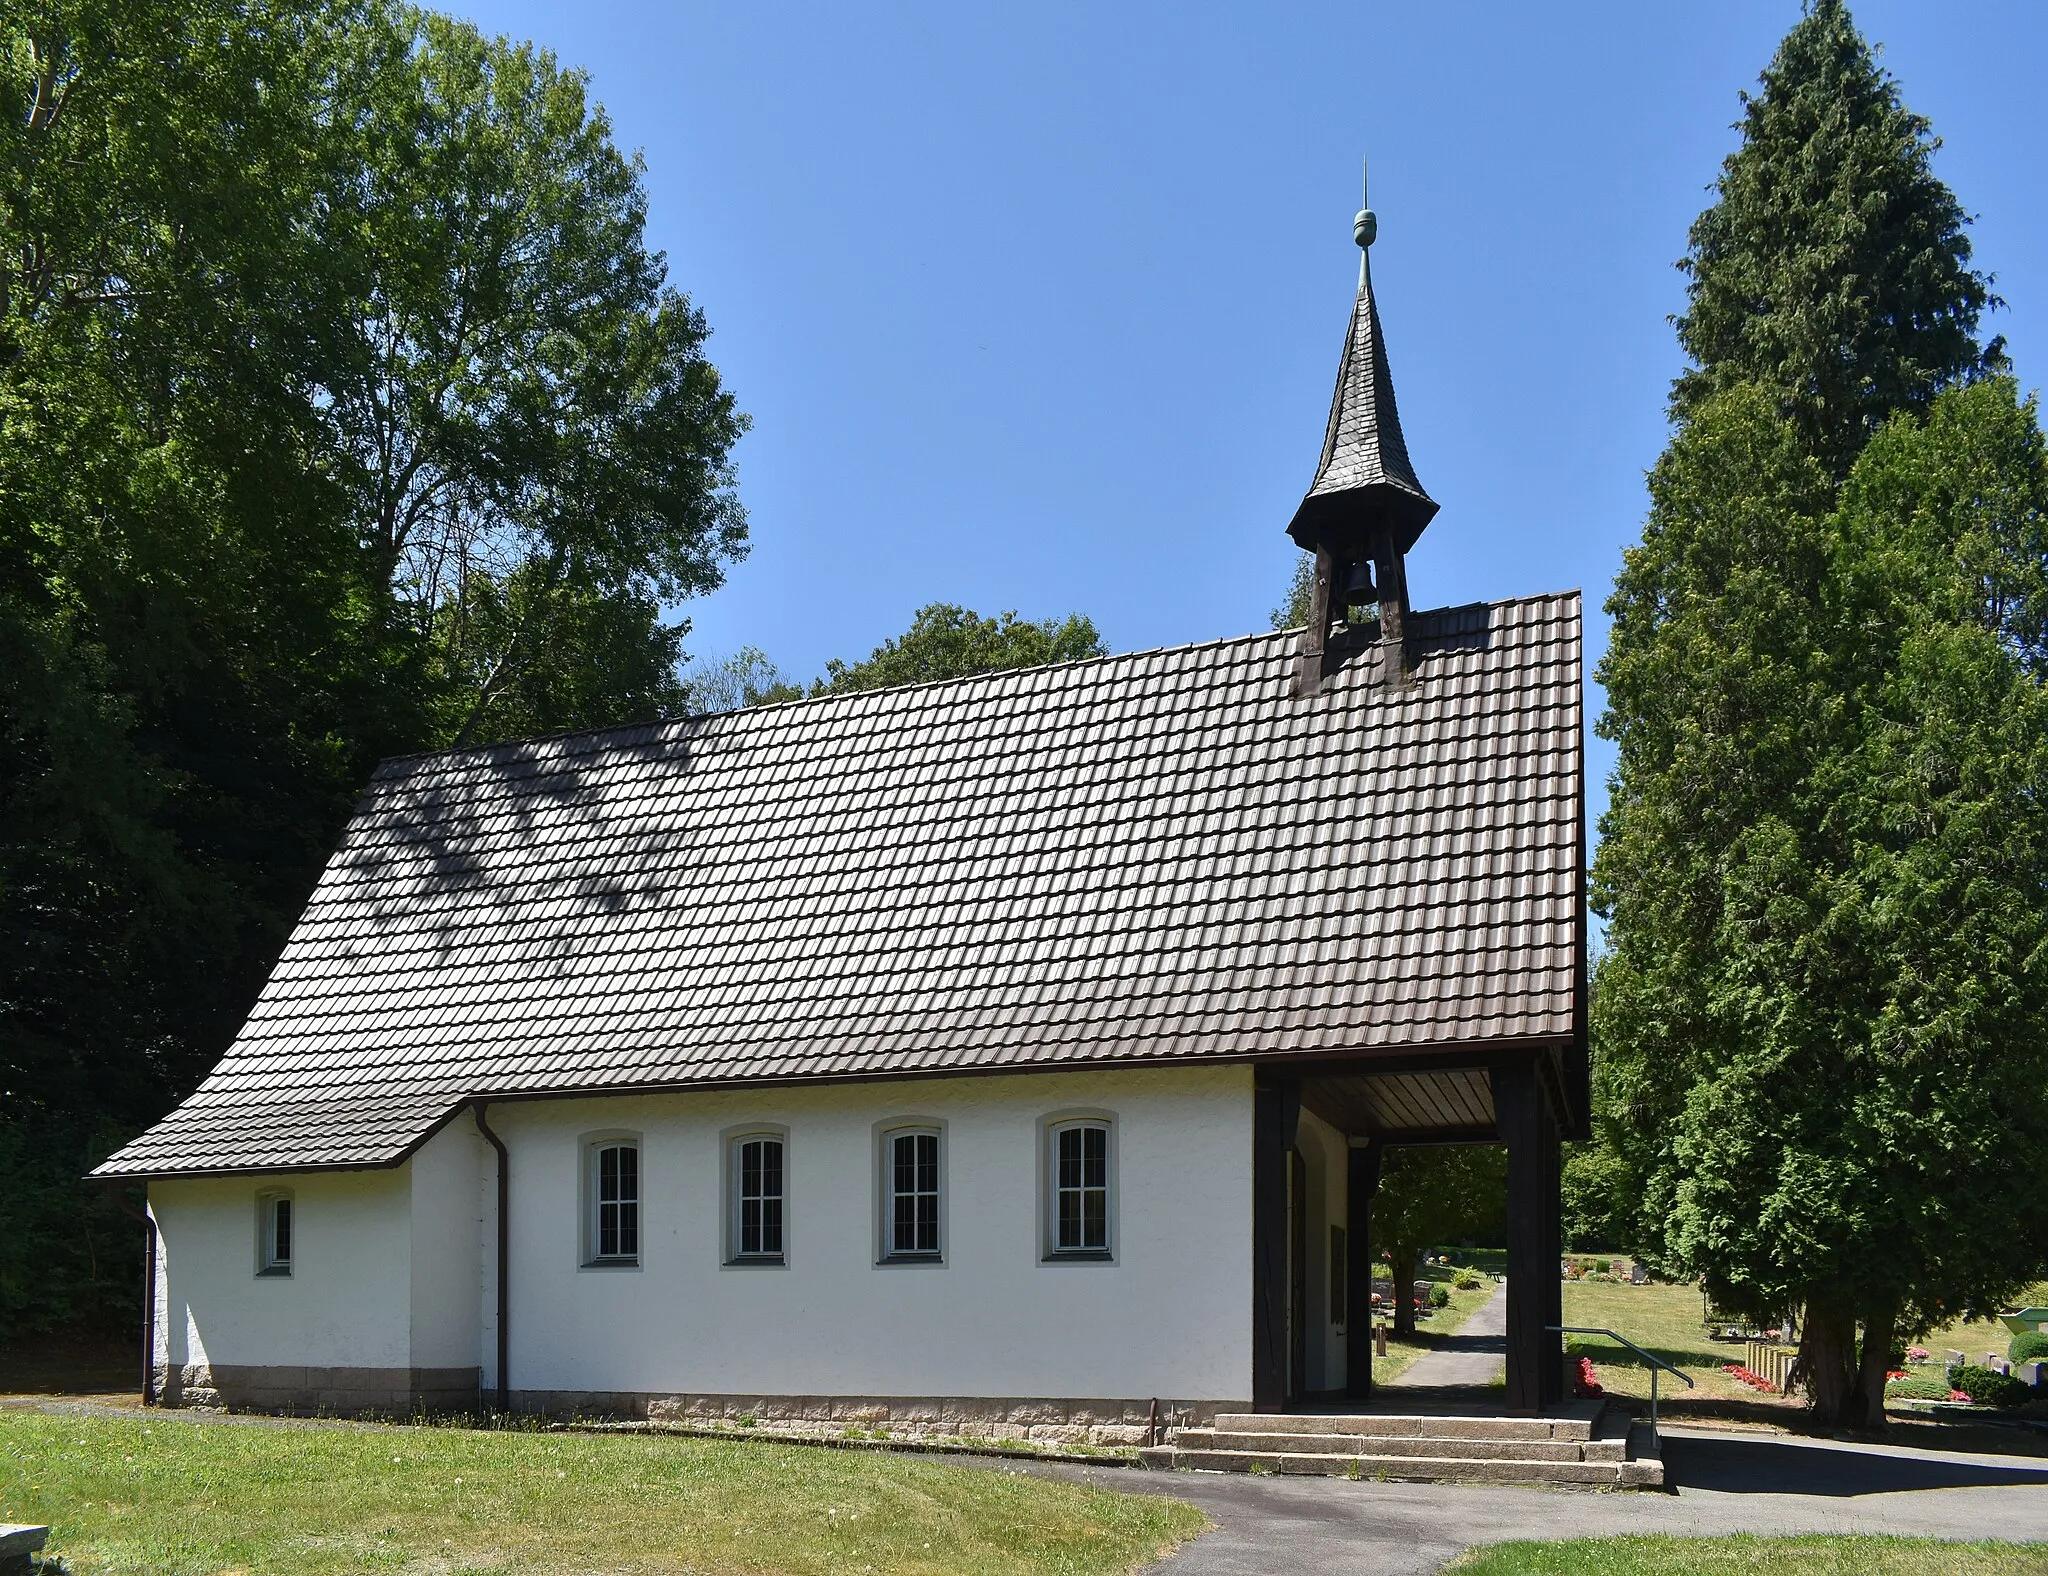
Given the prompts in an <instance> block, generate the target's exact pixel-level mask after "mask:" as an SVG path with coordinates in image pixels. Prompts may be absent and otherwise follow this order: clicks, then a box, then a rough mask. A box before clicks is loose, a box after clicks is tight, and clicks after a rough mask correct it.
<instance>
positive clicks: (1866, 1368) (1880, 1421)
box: [1843, 1304, 1898, 1434]
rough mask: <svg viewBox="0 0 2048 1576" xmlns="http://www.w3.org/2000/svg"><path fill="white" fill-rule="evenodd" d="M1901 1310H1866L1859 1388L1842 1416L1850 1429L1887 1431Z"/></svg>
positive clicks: (1884, 1307)
mask: <svg viewBox="0 0 2048 1576" xmlns="http://www.w3.org/2000/svg"><path fill="white" fill-rule="evenodd" d="M1897 1325H1898V1311H1897V1310H1896V1309H1895V1308H1893V1307H1891V1306H1890V1305H1889V1304H1883V1305H1873V1306H1870V1307H1866V1308H1865V1309H1864V1310H1863V1358H1862V1361H1860V1362H1859V1363H1858V1364H1857V1365H1856V1389H1855V1393H1854V1395H1852V1396H1851V1397H1850V1400H1849V1405H1848V1407H1847V1408H1846V1410H1845V1411H1844V1413H1843V1421H1844V1422H1845V1423H1846V1424H1848V1426H1849V1427H1851V1428H1866V1429H1869V1430H1870V1431H1871V1432H1873V1433H1879V1434H1881V1433H1883V1432H1884V1382H1885V1380H1886V1378H1887V1377H1889V1375H1890V1373H1891V1366H1892V1332H1893V1331H1894V1330H1895V1329H1896V1328H1897Z"/></svg>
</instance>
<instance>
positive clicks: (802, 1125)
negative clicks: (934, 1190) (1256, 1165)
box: [485, 1067, 1252, 1440]
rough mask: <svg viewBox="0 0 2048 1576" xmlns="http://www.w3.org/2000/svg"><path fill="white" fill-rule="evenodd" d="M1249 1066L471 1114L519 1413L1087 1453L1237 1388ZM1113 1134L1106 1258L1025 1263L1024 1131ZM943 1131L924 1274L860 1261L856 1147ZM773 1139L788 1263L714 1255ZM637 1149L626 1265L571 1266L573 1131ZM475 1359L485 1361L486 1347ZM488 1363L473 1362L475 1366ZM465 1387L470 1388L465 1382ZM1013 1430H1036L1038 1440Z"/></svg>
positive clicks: (1036, 1149)
mask: <svg viewBox="0 0 2048 1576" xmlns="http://www.w3.org/2000/svg"><path fill="white" fill-rule="evenodd" d="M1251 1106H1252V1079H1251V1074H1250V1071H1249V1069H1246V1068H1214V1067H1194V1068H1190V1067H1176V1068H1157V1069H1144V1070H1124V1071H1103V1072H1085V1071H1084V1072H1061V1073H1036V1074H1029V1075H1015V1076H1007V1077H973V1078H950V1079H924V1080H904V1081H895V1080H891V1081H887V1082H879V1081H878V1082H863V1083H854V1084H842V1085H834V1086H814V1087H808V1088H806V1087H776V1086H773V1085H768V1084H761V1085H757V1086H754V1087H750V1088H746V1089H740V1090H729V1091H706V1092H702V1093H689V1094H672V1095H628V1096H616V1097H610V1098H604V1099H588V1100H573V1101H556V1100H548V1101H531V1102H518V1101H506V1102H500V1103H494V1104H493V1105H492V1107H491V1111H490V1121H491V1124H492V1126H493V1127H494V1128H495V1129H496V1130H497V1131H498V1132H499V1133H500V1134H501V1135H502V1136H503V1137H504V1139H505V1142H506V1143H507V1145H508V1146H509V1148H510V1151H511V1156H512V1167H511V1173H512V1185H511V1190H512V1208H511V1221H512V1243H511V1266H512V1274H511V1288H512V1303H511V1348H512V1350H511V1362H510V1367H511V1379H512V1386H511V1388H512V1392H513V1400H514V1404H515V1405H520V1406H525V1407H528V1408H531V1409H535V1410H546V1411H551V1412H563V1411H577V1410H582V1411H591V1412H609V1413H614V1414H624V1415H635V1416H653V1417H657V1418H658V1417H664V1416H666V1417H672V1418H677V1419H689V1418H695V1417H726V1418H736V1417H742V1416H754V1417H757V1418H761V1419H764V1420H765V1419H771V1418H772V1419H795V1418H803V1417H813V1418H819V1419H821V1420H830V1421H835V1422H864V1423H870V1424H884V1425H888V1426H892V1427H899V1428H900V1427H906V1426H907V1427H910V1428H912V1429H913V1431H915V1430H916V1429H918V1428H928V1429H930V1430H933V1431H940V1432H959V1431H963V1430H964V1431H977V1432H991V1433H1019V1432H1025V1433H1033V1434H1034V1437H1061V1438H1076V1437H1081V1438H1095V1439H1107V1438H1111V1437H1116V1438H1118V1439H1119V1440H1121V1438H1122V1436H1123V1435H1125V1434H1129V1433H1131V1432H1133V1431H1134V1430H1136V1429H1138V1428H1140V1427H1141V1426H1142V1425H1143V1424H1144V1423H1145V1422H1146V1421H1147V1410H1148V1408H1149V1403H1150V1401H1151V1399H1152V1398H1154V1397H1157V1398H1159V1399H1160V1401H1161V1407H1162V1411H1163V1412H1165V1413H1168V1414H1171V1413H1172V1412H1174V1411H1175V1410H1176V1409H1177V1410H1179V1411H1180V1412H1183V1413H1191V1414H1193V1415H1195V1416H1197V1417H1206V1416H1208V1415H1210V1414H1212V1413H1213V1411H1214V1410H1216V1409H1218V1408H1222V1409H1226V1410H1227V1409H1230V1408H1241V1407H1243V1406H1245V1405H1248V1404H1249V1403H1248V1399H1247V1398H1248V1397H1249V1395H1250V1393H1251V1373H1250V1367H1251V1329H1250V1325H1251V1303H1252V1293H1251V1262H1252V1254H1251ZM1072 1114H1096V1115H1103V1116H1107V1117H1109V1118H1110V1119H1111V1123H1112V1131H1113V1135H1114V1143H1113V1155H1114V1176H1115V1197H1114V1204H1113V1212H1114V1219H1113V1225H1114V1232H1113V1255H1114V1256H1113V1259H1112V1260H1111V1261H1110V1262H1047V1261H1046V1254H1045V1252H1044V1251H1043V1248H1044V1236H1043V1226H1044V1217H1043V1215H1042V1210H1043V1209H1044V1207H1045V1204H1044V1199H1045V1191H1046V1190H1045V1181H1044V1174H1043V1171H1042V1167H1043V1165H1044V1164H1045V1149H1044V1145H1045V1130H1044V1123H1045V1121H1046V1120H1047V1119H1048V1118H1050V1117H1055V1116H1060V1115H1072ZM904 1121H917V1122H922V1123H926V1124H929V1125H931V1126H933V1127H935V1128H937V1129H938V1130H939V1131H940V1132H941V1133H942V1134H943V1137H944V1154H945V1164H944V1174H945V1187H944V1211H943V1215H944V1219H943V1224H944V1256H943V1260H942V1262H939V1263H936V1264H929V1263H912V1264H895V1263H880V1262H878V1257H879V1246H880V1244H879V1238H878V1222H879V1218H880V1215H879V1211H880V1208H881V1201H880V1195H881V1190H882V1181H881V1176H880V1168H879V1153H880V1150H879V1144H880V1137H879V1135H880V1133H881V1132H882V1131H883V1130H884V1129H886V1128H887V1127H888V1126H890V1125H892V1124H895V1123H899V1122H904ZM754 1128H773V1129H776V1130H778V1131H781V1132H783V1133H784V1134H785V1135H786V1141H787V1146H788V1147H787V1191H788V1205H787V1208H788V1220H787V1243H786V1247H787V1253H786V1261H785V1262H784V1263H783V1264H781V1265H779V1266H774V1267H769V1266H760V1265H736V1264H731V1263H729V1262H728V1254H727V1251H726V1250H727V1247H728V1245H729V1244H728V1241H727V1232H728V1229H729V1228H728V1216H727V1208H726V1204H727V1199H726V1193H727V1189H728V1187H729V1182H730V1179H729V1176H728V1173H727V1170H726V1167H727V1165H728V1164H729V1148H728V1145H729V1142H730V1140H731V1137H732V1135H733V1134H734V1133H736V1132H737V1131H740V1130H745V1129H754ZM604 1134H625V1135H629V1136H631V1137H633V1138H635V1139H637V1141H638V1142H639V1144H640V1146H641V1160H640V1166H641V1184H642V1190H643V1194H644V1205H643V1214H642V1223H641V1234H642V1248H641V1255H640V1262H639V1264H638V1265H636V1266H634V1267H632V1268H610V1267H606V1268H591V1267H587V1266H586V1264H585V1262H584V1257H585V1255H584V1251H583V1250H584V1247H585V1243H584V1241H583V1240H582V1239H583V1237H584V1234H585V1226H584V1221H583V1216H582V1214H581V1210H582V1209H583V1207H584V1202H583V1201H584V1198H585V1190H586V1187H587V1185H588V1183H587V1179H586V1176H585V1167H586V1160H585V1157H586V1155H587V1152H588V1145H589V1143H590V1142H591V1141H592V1140H593V1138H594V1136H595V1135H604ZM487 1344H488V1343H487ZM485 1366H486V1369H487V1370H488V1368H489V1352H488V1350H487V1351H486V1360H485ZM489 1382H490V1381H489V1375H488V1372H487V1375H486V1383H487V1384H488V1383H489ZM1034 1431H1035V1432H1034Z"/></svg>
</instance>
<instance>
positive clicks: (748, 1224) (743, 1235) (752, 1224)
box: [740, 1198, 762, 1253]
mask: <svg viewBox="0 0 2048 1576" xmlns="http://www.w3.org/2000/svg"><path fill="white" fill-rule="evenodd" d="M761 1251H762V1248H761V1201H760V1200H759V1199H758V1198H743V1199H741V1200H740V1252H742V1253H759V1252H761Z"/></svg>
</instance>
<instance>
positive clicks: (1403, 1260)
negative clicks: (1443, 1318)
mask: <svg viewBox="0 0 2048 1576" xmlns="http://www.w3.org/2000/svg"><path fill="white" fill-rule="evenodd" d="M1388 1263H1389V1264H1390V1265H1391V1267H1392V1269H1393V1272H1394V1334H1395V1336H1396V1337H1398V1338H1399V1339H1401V1340H1404V1341H1412V1340H1414V1339H1415V1255H1414V1254H1413V1253H1412V1252H1411V1253H1402V1252H1400V1251H1399V1250H1396V1251H1395V1252H1394V1254H1393V1256H1392V1258H1390V1259H1389V1260H1388Z"/></svg>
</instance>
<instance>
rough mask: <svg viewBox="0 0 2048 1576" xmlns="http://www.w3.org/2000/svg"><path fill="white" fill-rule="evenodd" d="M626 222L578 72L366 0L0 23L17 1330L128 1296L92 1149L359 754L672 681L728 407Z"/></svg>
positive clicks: (638, 709)
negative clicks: (87, 1199)
mask: <svg viewBox="0 0 2048 1576" xmlns="http://www.w3.org/2000/svg"><path fill="white" fill-rule="evenodd" d="M644 212H645V198H644V193H643V191H642V185H641V172H640V169H639V166H638V164H637V163H636V162H635V161H633V160H631V159H629V158H627V157H625V156H624V155H622V154H621V153H619V151H618V150H617V149H616V148H615V147H614V146H613V144H612V142H611V136H610V129H609V126H608V124H607V123H606V121H605V119H604V116H603V114H602V112H601V111H599V110H597V109H595V108H593V107H592V106H591V105H589V103H588V102H587V100H586V96H585V87H584V82H583V79H582V77H581V76H580V75H579V74H578V73H575V72H572V71H565V70H563V69H561V68H560V67H559V66H558V65H557V64H556V63H555V62H554V61H553V60H552V59H551V58H550V57H548V56H547V55H546V54H544V53H542V52H538V51H535V50H533V49H531V48H528V47H525V46H518V45H513V44H509V43H506V42H504V41H502V40H491V39H486V38H484V37H483V36H481V35H480V34H478V33H477V32H476V31H475V30H474V29H473V28H470V27H468V26H467V25H466V24H462V23H457V22H453V21H450V20H448V19H446V18H441V17H436V16H432V15H427V14H423V13H418V12H414V11H411V10H408V9H405V8H402V7H400V6H398V5H395V4H391V3H389V0H318V3H312V4H304V3H296V0H294V3H285V0H136V3H134V4H123V5H119V6H110V5H106V4H104V3H100V0H39V3H38V4H36V5H34V6H32V7H18V8H15V9H14V10H12V11H10V12H9V13H7V14H6V16H5V18H4V19H0V1091H4V1093H0V1102H4V1112H0V1126H5V1127H6V1129H7V1130H6V1131H5V1132H4V1133H0V1197H4V1198H5V1200H6V1203H5V1205H4V1206H0V1209H4V1211H5V1213H6V1219H5V1220H4V1222H0V1230H4V1231H5V1233H6V1236H7V1240H8V1241H9V1243H10V1248H11V1250H12V1251H15V1252H17V1253H19V1254H24V1255H33V1256H36V1257H37V1259H38V1261H39V1262H40V1263H41V1265H42V1266H43V1277H42V1283H41V1285H40V1287H39V1289H38V1290H37V1291H36V1292H35V1293H34V1295H33V1296H31V1295H30V1294H29V1293H26V1292H23V1291H21V1290H20V1289H19V1288H18V1287H15V1286H13V1285H12V1284H11V1283H7V1284H0V1333H4V1331H6V1330H7V1329H8V1328H10V1327H13V1326H18V1325H19V1324H21V1323H22V1322H23V1321H25V1320H27V1321H47V1320H49V1319H51V1318H61V1317H65V1316H67V1313H68V1312H70V1313H75V1311H76V1310H77V1308H78V1306H79V1305H80V1304H81V1302H85V1303H89V1302H91V1301H93V1300H94V1299H95V1298H96V1297H101V1296H103V1295H108V1294H112V1293H114V1292H119V1293H121V1294H123V1295H126V1294H127V1283H126V1282H125V1281H124V1280H123V1278H122V1275H121V1274H118V1273H115V1270H116V1269H121V1268H126V1267H127V1266H128V1265H129V1264H131V1263H132V1258H131V1257H124V1255H130V1254H131V1252H132V1246H133V1240H134V1236H135V1234H134V1233H133V1232H132V1231H124V1232H122V1233H120V1235H119V1239H118V1240H120V1241H121V1242H125V1243H126V1244H127V1247H126V1248H122V1249H120V1250H118V1251H117V1252H115V1253H114V1254H112V1255H111V1256H110V1255H109V1254H108V1253H106V1252H104V1251H101V1250H102V1249H103V1248H104V1247H105V1246H106V1243H104V1242H102V1243H101V1244H100V1247H98V1248H96V1247H94V1246H93V1239H92V1238H91V1237H90V1236H89V1235H88V1234H87V1233H86V1232H84V1231H81V1230H80V1229H79V1224H80V1222H81V1221H85V1220H90V1219H93V1218H96V1217H93V1216H92V1215H91V1214H90V1213H89V1211H88V1207H87V1206H86V1205H85V1204H84V1203H83V1202H82V1201H81V1198H80V1195H79V1194H78V1192H77V1190H76V1189H75V1187H73V1186H72V1185H71V1179H73V1178H75V1177H76V1176H77V1174H78V1173H79V1172H80V1171H81V1170H83V1169H84V1168H85V1166H86V1165H87V1164H89V1163H90V1161H91V1160H92V1159H93V1158H95V1157H96V1155H98V1154H103V1153H104V1152H105V1151H106V1149H107V1148H110V1147H112V1145H113V1144H114V1143H116V1142H118V1141H119V1140H120V1139H122V1138H124V1137H126V1136H127V1135H129V1134H131V1133H132V1132H134V1131H135V1130H136V1129H137V1128H138V1127H139V1126H141V1125H143V1124H145V1123H147V1122H148V1121H150V1120H152V1119H153V1118H154V1117H155V1116H157V1115H158V1114H160V1113H161V1112H162V1110H163V1109H164V1108H165V1107H166V1106H167V1105H168V1104H170V1103H171V1102H173V1101H174V1100H175V1099H177V1098H178V1097H179V1096H180V1095H182V1094H183V1093H184V1092H185V1091H187V1090H188V1089H189V1088H190V1087H191V1086H192V1084H193V1083H194V1082H195V1081H196V1080H197V1078H198V1077H199V1075H200V1074H201V1073H202V1072H203V1071H204V1069H205V1068H206V1067H207V1066H209V1065H210V1064H211V1063H212V1061H213V1060H214V1059H215V1058H216V1057H217V1056H218V1055H219V1053H220V1051H221V1050H222V1049H223V1048H224V1046H225V1045H226V1043H227V1041H228V1039H229V1038H230V1036H231V1035H232V1033H233V1031H234V1029H235V1027H236V1025H237V1024H238V1023H239V1021H240V1019H241V1017H242V1015H243V1014H244V1012H245V1011H246V1010H247V1007H248V1004H249V1002H250V1000H251V999H252V997H253V995H254V993H255V991H256V989H257V988H258V986H259V985H260V983H261V980H262V978H263V976H264V974H265V973H266V972H267V970H268V968H269V966H270V963H271V961H272V959H274V957H275V956H276V952H277V949H278V947H279V946H280V944H281V942H282V939H283V936H284V934H285V931H286V929H287V928H288V926H289V924H290V922H291V920H292V918H293V917H294V915H295V914H296V913H297V911H298V909H299V907H300V905H301V904H302V903H303V901H304V898H305V894H306V892H307V891H308V889H309V888H310V886H311V884H312V881H313V879H314V877H315V876H316V875H317V873H318V871H319V869H320V866H321V864H322V862H323V861H324V860H325V858H326V856H327V853H328V851H329V850H330V848H331V846H332V842H333V838H334V836H335V833H336V831H337V830H338V828H339V826H340V824H341V822H342V820H343V818H344V817H345V816H346V814H347V812H348V808H349V806H350V804H351V802H352V800H353V798H354V796H355V794H356V792H357V790H358V789H359V787H360V784H361V782H362V780H363V779H364V777H365V776H366V775H367V773H368V770H369V768H370V766H371V764H372V763H373V762H374V761H375V760H376V759H377V758H378V757H379V756H381V755H385V754H389V753H393V752H396V751H403V750H413V749H420V748H429V747H435V746H439V745H444V744H448V743H452V742H456V741H458V740H468V741H482V740H486V739H492V738H500V737H506V736H509V735H513V734H518V733H524V732H533V731H547V730H552V729H559V728H565V727H574V726H582V725H587V724H596V723H604V722H613V721H624V720H630V719H632V718H636V717H643V716H649V715H654V714H658V713H660V712H663V711H666V710H671V709H676V708H678V707H679V706H680V705H681V703H682V687H681V684H680V682H679V679H678V676H677V661H678V656H679V650H678V644H679V641H680V638H681V631H680V630H679V628H678V627H676V626H675V625H673V624H671V623H669V622H668V621H667V620H666V618H665V615H664V613H663V606H664V604H665V603H668V602H671V601H673V600H674V599H676V598H678V597H681V596H686V595H688V594H690V593H692V592H695V591H701V590H704V589H706V588H708V587H710V586H712V585H714V584H716V583H717V580H718V577H719V573H720V565H721V564H722V563H723V562H724V561H725V560H727V559H729V558H731V557H732V556H734V555H735V554H737V553H738V552H739V551H741V550H742V548H743V545H744V521H743V517H742V516H741V514H740V511H739V508H738V505H737V503H736V502H735V500H734V498H733V495H732V489H731V472H730V468H729V463H728V455H729V451H730V448H731V445H732V443H733V441H734V440H735V438H736V437H737V435H738V433H739V431H740V427H741V418H740V417H739V416H738V414H737V412H736V411H735V409H734V407H733V405H732V402H731V399H730V396H729V395H727V394H726V393H725V392H724V391H723V390H722V389H721V387H720V385H719V380H718V376H717V373H716V371H715V369H714V368H713V367H712V366H711V364H710V362H709V361H708V360H707V359H706V358H705V355H704V339H705V334H706V328H705V325H704V322H703V319H702V317H701V315H700V314H698V313H697V311H696V310H695V309H694V308H693V307H692V306H691V305H690V304H689V302H688V301H687V300H685V299H684V298H683V297H681V296H680V295H678V294H676V293H675V292H674V291H673V290H672V289H670V288H669V287H668V285H667V284H666V282H665V278H664V268H663V264H662V259H661V257H660V255H659V254H658V253H655V252H652V251H650V250H649V249H648V248H647V246H646V244H645V241H644V237H643V234H642V226H643V220H644ZM31 1171H33V1172H34V1173H35V1174H34V1175H32V1176H31V1175H30V1174H29V1173H30V1172H31ZM53 1175H54V1176H56V1177H58V1178H61V1179H62V1185H61V1186H58V1185H55V1184H53V1183H52V1182H51V1177H52V1176H53ZM95 1207H97V1206H95Z"/></svg>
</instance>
